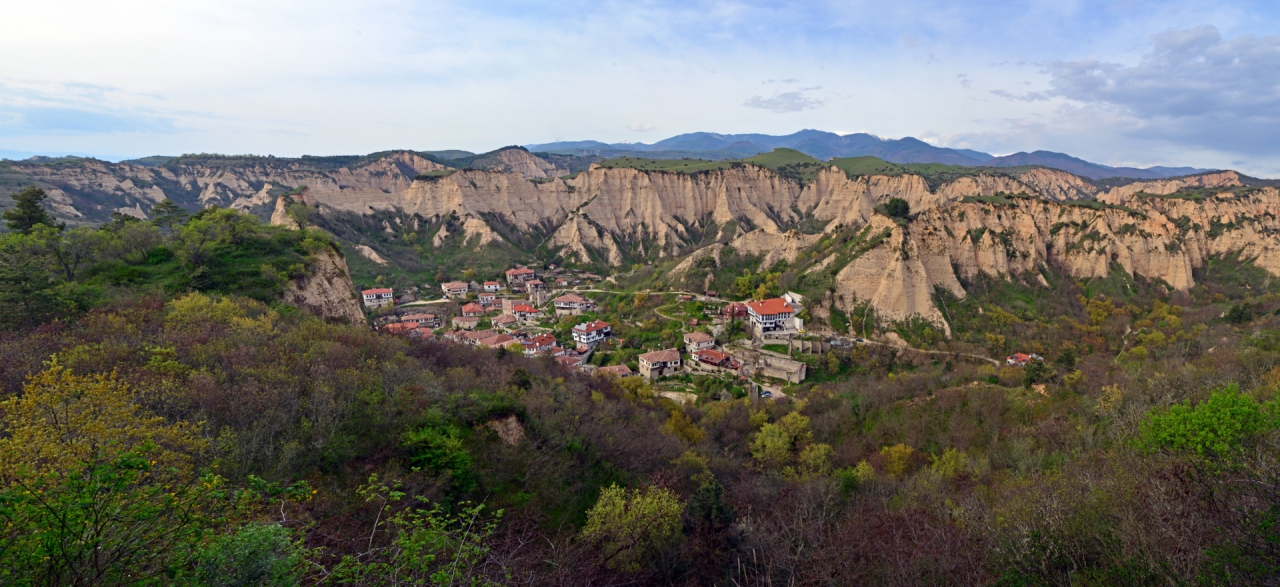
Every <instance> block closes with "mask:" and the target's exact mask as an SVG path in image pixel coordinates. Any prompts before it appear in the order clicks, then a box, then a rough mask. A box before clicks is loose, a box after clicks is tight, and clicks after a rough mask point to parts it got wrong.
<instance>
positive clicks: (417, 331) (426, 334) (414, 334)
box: [409, 326, 436, 340]
mask: <svg viewBox="0 0 1280 587" xmlns="http://www.w3.org/2000/svg"><path fill="white" fill-rule="evenodd" d="M409 337H410V338H417V339H420V340H431V339H433V338H435V337H436V333H434V332H431V330H430V329H428V328H423V327H421V326H419V327H417V328H414V329H413V330H410V331H409Z"/></svg>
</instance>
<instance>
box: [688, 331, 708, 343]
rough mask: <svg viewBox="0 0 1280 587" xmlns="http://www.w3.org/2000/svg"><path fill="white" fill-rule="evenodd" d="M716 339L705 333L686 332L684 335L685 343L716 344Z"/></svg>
mask: <svg viewBox="0 0 1280 587" xmlns="http://www.w3.org/2000/svg"><path fill="white" fill-rule="evenodd" d="M715 339H716V337H714V336H711V335H710V334H707V333H705V332H686V333H685V335H684V341H685V342H692V343H703V342H714V341H715Z"/></svg>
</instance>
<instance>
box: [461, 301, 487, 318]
mask: <svg viewBox="0 0 1280 587" xmlns="http://www.w3.org/2000/svg"><path fill="white" fill-rule="evenodd" d="M484 312H485V310H484V306H481V305H480V304H477V303H475V302H471V303H469V304H463V305H462V315H463V316H475V317H480V316H484Z"/></svg>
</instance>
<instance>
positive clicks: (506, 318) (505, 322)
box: [491, 314, 520, 330]
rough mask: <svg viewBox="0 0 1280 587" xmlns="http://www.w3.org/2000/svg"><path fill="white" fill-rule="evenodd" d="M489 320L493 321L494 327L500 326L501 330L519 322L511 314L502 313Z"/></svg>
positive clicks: (513, 326)
mask: <svg viewBox="0 0 1280 587" xmlns="http://www.w3.org/2000/svg"><path fill="white" fill-rule="evenodd" d="M491 322H492V323H493V327H494V328H500V329H502V330H510V329H512V328H515V327H516V326H517V325H519V324H520V320H518V319H517V318H516V317H515V316H512V315H511V314H503V315H501V316H498V317H497V318H494V319H493V320H492V321H491Z"/></svg>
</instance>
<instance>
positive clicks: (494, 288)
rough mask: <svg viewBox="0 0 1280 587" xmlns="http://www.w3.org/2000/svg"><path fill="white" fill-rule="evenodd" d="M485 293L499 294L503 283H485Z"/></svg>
mask: <svg viewBox="0 0 1280 587" xmlns="http://www.w3.org/2000/svg"><path fill="white" fill-rule="evenodd" d="M484 291H486V292H488V293H498V292H500V291H502V282H501V281H486V282H484Z"/></svg>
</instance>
